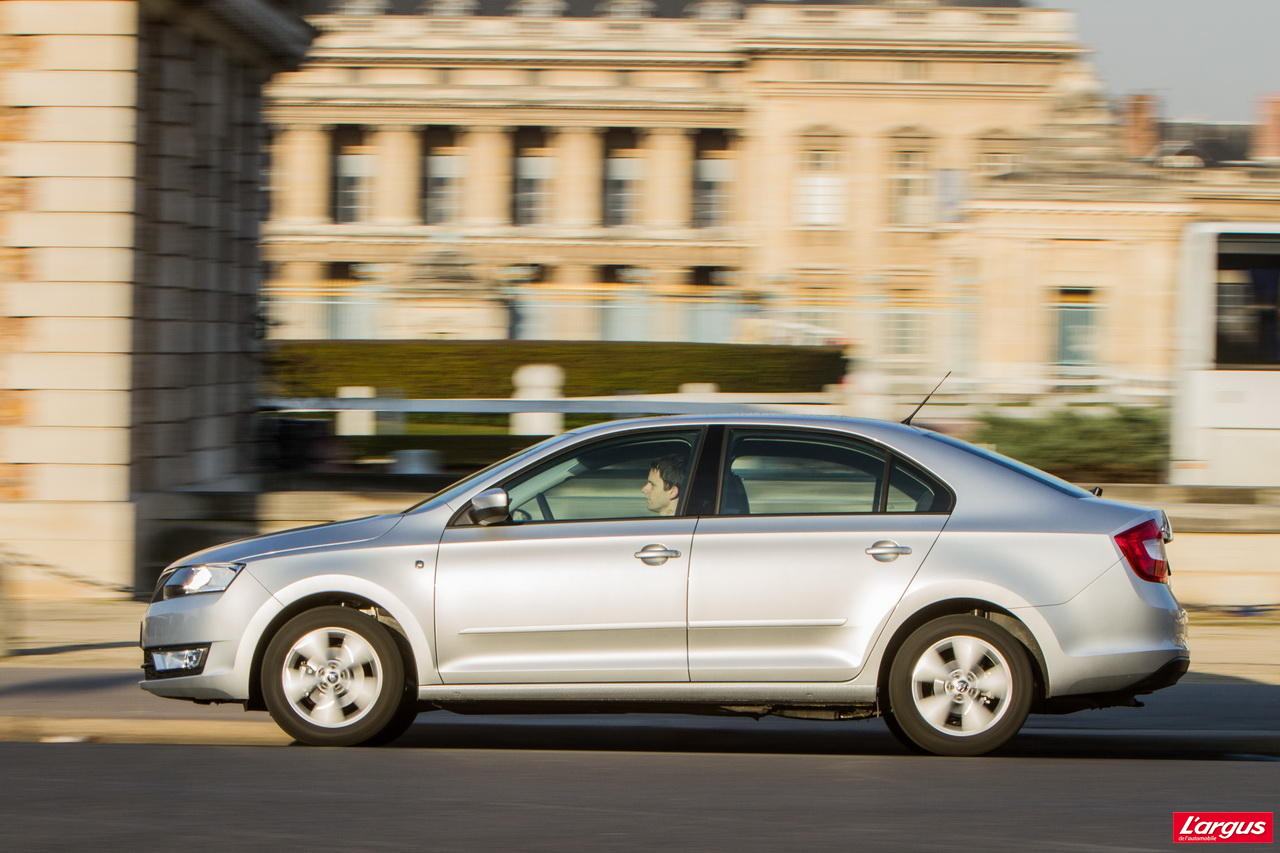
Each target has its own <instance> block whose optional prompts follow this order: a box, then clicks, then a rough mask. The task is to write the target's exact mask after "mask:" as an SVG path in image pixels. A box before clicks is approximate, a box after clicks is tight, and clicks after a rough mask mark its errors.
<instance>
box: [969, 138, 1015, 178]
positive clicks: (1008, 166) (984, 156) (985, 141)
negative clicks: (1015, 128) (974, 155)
mask: <svg viewBox="0 0 1280 853" xmlns="http://www.w3.org/2000/svg"><path fill="white" fill-rule="evenodd" d="M1021 155H1022V147H1021V145H1020V144H1019V142H1018V140H1017V139H1016V138H1014V137H1013V136H1010V135H1008V134H1005V133H1001V132H995V133H990V134H988V135H986V136H984V137H982V138H981V139H979V140H978V161H977V163H976V164H975V167H976V169H977V172H978V174H979V175H981V176H982V177H984V178H989V177H992V176H994V175H1003V174H1005V173H1006V172H1012V171H1014V170H1015V169H1017V168H1018V164H1019V162H1020V161H1021V159H1022V156H1021Z"/></svg>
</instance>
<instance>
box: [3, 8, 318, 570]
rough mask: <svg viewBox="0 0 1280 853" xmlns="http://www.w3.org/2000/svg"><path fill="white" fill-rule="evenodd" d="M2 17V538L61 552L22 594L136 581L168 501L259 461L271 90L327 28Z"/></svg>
mask: <svg viewBox="0 0 1280 853" xmlns="http://www.w3.org/2000/svg"><path fill="white" fill-rule="evenodd" d="M0 33H3V36H0V77H2V81H0V86H2V91H0V163H2V164H3V167H2V168H0V175H3V178H2V179H0V180H2V181H3V192H2V193H0V199H3V212H2V214H0V234H2V235H3V241H2V242H3V253H4V254H3V257H0V261H2V262H3V276H0V300H2V301H3V309H2V311H0V324H2V325H0V497H2V499H3V502H2V503H0V542H2V543H3V545H4V549H5V551H6V552H8V553H7V555H6V556H9V557H11V558H12V559H15V560H16V561H18V562H20V563H42V564H45V565H46V566H47V567H48V568H47V569H45V570H42V571H41V572H36V573H30V572H28V573H19V574H18V575H17V576H16V577H11V578H10V580H11V581H13V582H14V583H15V584H16V585H17V586H18V588H19V590H20V591H21V590H27V589H31V588H36V587H44V588H49V587H50V585H51V584H56V583H57V582H56V581H54V580H53V578H54V577H55V576H56V574H62V575H69V576H73V577H78V578H81V579H87V580H89V581H94V582H97V583H98V584H100V585H102V586H103V587H128V586H130V585H132V584H133V582H134V578H135V565H137V564H138V563H139V560H140V552H141V551H143V550H145V548H144V543H145V542H147V541H148V537H149V536H150V535H151V528H150V525H149V518H150V516H151V514H152V512H153V509H154V507H156V506H157V505H160V504H163V503H164V502H165V501H166V500H168V497H167V495H170V494H172V492H173V490H175V489H179V488H181V487H183V486H184V485H189V484H192V483H196V482H202V483H208V482H211V481H217V480H219V479H225V478H228V477H233V476H235V475H236V474H238V473H239V472H242V471H244V470H246V469H247V468H248V467H249V465H248V463H249V460H248V448H249V440H250V438H251V429H252V422H251V414H252V412H253V411H254V410H255V408H256V395H257V377H258V364H257V358H256V354H255V353H256V348H257V347H256V342H255V337H256V336H258V335H260V332H261V329H260V324H256V323H255V312H256V307H257V298H258V297H257V291H258V286H259V274H260V261H259V258H258V223H259V220H260V219H261V215H262V211H263V201H262V197H263V193H262V192H261V191H260V187H259V181H260V174H261V171H262V163H261V159H262V158H261V152H262V150H263V145H262V141H263V138H264V130H263V122H262V105H261V97H262V94H261V93H262V86H263V84H264V82H265V81H266V80H267V79H268V78H269V77H270V76H271V75H272V74H273V73H275V72H276V71H278V70H280V69H282V68H289V67H294V66H296V64H297V62H298V61H299V60H300V59H301V58H302V56H303V54H304V53H305V51H306V48H307V46H308V44H309V42H310V40H311V37H312V36H313V34H314V33H313V30H312V29H311V28H310V26H308V25H307V24H306V22H305V21H304V20H303V19H302V18H301V17H300V16H298V15H297V14H296V13H295V12H294V11H292V10H291V9H290V5H289V4H288V3H285V2H267V0H238V2H208V3H205V2H196V3H178V4H175V3H168V2H160V0H89V1H88V2H82V1H81V0H39V2H36V0H30V2H28V0H8V2H4V3H0ZM173 556H176V555H174V554H170V555H169V557H170V558H172V557H173ZM74 588H75V589H76V590H77V591H79V592H83V591H84V590H85V588H86V587H84V586H83V585H82V584H80V585H77V586H75V587H74Z"/></svg>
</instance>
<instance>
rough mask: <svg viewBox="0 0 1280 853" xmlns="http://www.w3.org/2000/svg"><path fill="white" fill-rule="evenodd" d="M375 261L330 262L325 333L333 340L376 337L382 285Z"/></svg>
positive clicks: (325, 309) (325, 303) (325, 310)
mask: <svg viewBox="0 0 1280 853" xmlns="http://www.w3.org/2000/svg"><path fill="white" fill-rule="evenodd" d="M380 276H381V270H380V269H379V267H378V265H376V264H349V263H338V264H330V265H329V281H328V287H327V291H328V292H327V294H326V296H325V301H324V323H325V335H326V337H328V338H330V339H333V340H370V339H373V338H376V337H377V336H378V328H377V316H378V302H379V300H380V299H381V292H382V288H381V286H380V285H379V284H378V279H379V277H380Z"/></svg>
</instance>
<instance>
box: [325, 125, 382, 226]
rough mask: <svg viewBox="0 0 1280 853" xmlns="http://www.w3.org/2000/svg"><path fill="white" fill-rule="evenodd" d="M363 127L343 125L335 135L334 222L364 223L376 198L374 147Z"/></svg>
mask: <svg viewBox="0 0 1280 853" xmlns="http://www.w3.org/2000/svg"><path fill="white" fill-rule="evenodd" d="M365 136H366V134H365V132H364V130H363V128H359V127H341V128H338V130H337V131H336V132H335V134H334V153H333V198H332V207H333V211H332V213H333V221H334V222H339V223H341V222H363V221H364V220H365V219H367V218H368V217H369V210H370V205H371V203H372V200H373V170H374V164H375V162H376V161H375V159H374V153H373V149H372V148H370V147H369V146H368V145H367V144H366V140H365Z"/></svg>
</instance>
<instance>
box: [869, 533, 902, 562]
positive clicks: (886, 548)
mask: <svg viewBox="0 0 1280 853" xmlns="http://www.w3.org/2000/svg"><path fill="white" fill-rule="evenodd" d="M866 553H867V554H869V555H871V556H872V557H875V558H876V559H877V560H879V561H880V562H882V563H891V562H893V561H894V560H896V559H898V558H899V557H901V556H902V555H903V554H910V553H911V548H910V546H907V545H899V544H898V543H897V542H894V541H893V540H892V539H881V540H880V541H879V542H877V543H876V544H874V545H872V546H871V547H870V548H868V549H867V551H866Z"/></svg>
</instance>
